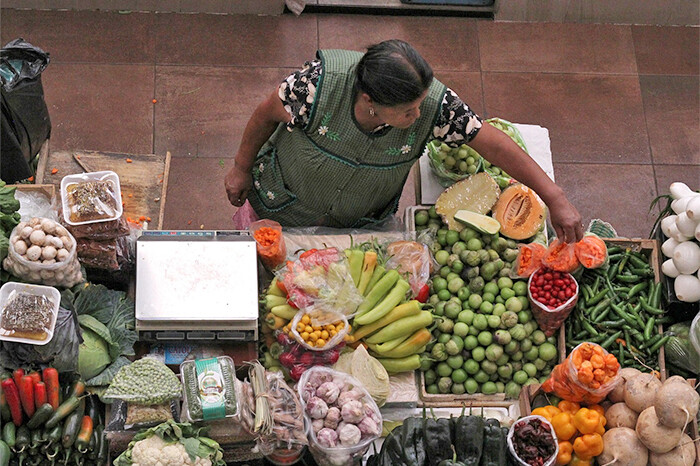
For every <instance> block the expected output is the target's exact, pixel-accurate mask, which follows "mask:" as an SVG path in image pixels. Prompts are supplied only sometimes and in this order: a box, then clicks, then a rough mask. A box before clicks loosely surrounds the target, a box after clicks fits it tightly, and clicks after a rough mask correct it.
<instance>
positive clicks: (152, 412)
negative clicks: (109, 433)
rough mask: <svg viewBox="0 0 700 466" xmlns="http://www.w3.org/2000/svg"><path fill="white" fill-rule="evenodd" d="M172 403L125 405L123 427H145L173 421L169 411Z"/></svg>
mask: <svg viewBox="0 0 700 466" xmlns="http://www.w3.org/2000/svg"><path fill="white" fill-rule="evenodd" d="M171 404H172V403H162V404H159V405H135V404H131V403H127V404H126V420H125V421H124V427H125V428H127V429H128V428H130V427H135V426H139V427H147V426H152V425H156V424H160V423H161V422H166V421H169V420H172V419H173V413H172V412H171V410H170V405H171Z"/></svg>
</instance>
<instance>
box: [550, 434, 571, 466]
mask: <svg viewBox="0 0 700 466" xmlns="http://www.w3.org/2000/svg"><path fill="white" fill-rule="evenodd" d="M573 453H574V446H573V445H572V444H571V442H569V441H567V440H560V441H559V453H557V459H556V462H555V463H554V464H555V465H556V466H565V465H567V464H569V463H570V462H571V456H572V454H573Z"/></svg>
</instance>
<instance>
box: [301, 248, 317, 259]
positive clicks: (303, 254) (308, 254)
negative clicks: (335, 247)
mask: <svg viewBox="0 0 700 466" xmlns="http://www.w3.org/2000/svg"><path fill="white" fill-rule="evenodd" d="M317 252H318V249H316V248H312V249H309V250H308V251H305V252H303V253H302V254H301V255H300V256H299V259H306V258H308V257H309V256H312V255H314V254H316V253H317Z"/></svg>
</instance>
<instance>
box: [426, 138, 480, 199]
mask: <svg viewBox="0 0 700 466" xmlns="http://www.w3.org/2000/svg"><path fill="white" fill-rule="evenodd" d="M441 146H442V143H441V142H440V141H438V140H433V141H431V142H430V143H429V144H428V145H427V146H426V151H427V152H428V162H429V164H430V169H431V170H432V172H433V173H434V174H435V176H436V177H437V180H438V183H440V185H441V186H443V187H445V188H447V187H449V186H450V185H452V184H453V183H455V182H457V181H460V180H464V179H467V178H469V177H470V176H471V175H473V174H474V173H478V172H480V171H483V168H484V164H483V158H482V157H481V156H480V155H479V153H478V152H476V151H475V150H474V149H472V148H471V147H467V149H466V151H467V156H466V157H464V158H462V157H456V158H458V159H459V160H458V161H457V163H461V162H462V161H463V160H464V159H466V158H467V157H472V158H473V159H474V164H473V166H474V167H475V169H473V172H471V173H470V172H466V173H461V172H457V171H454V168H452V169H450V168H448V167H447V165H446V164H445V159H443V158H441V157H440V155H441V152H442V151H441ZM450 149H451V150H450V156H452V157H454V155H452V154H455V155H456V153H457V152H458V151H459V150H460V149H459V148H450Z"/></svg>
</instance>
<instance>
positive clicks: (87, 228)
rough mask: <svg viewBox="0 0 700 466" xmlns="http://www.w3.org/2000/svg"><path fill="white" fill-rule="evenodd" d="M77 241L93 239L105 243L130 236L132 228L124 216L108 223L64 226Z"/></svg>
mask: <svg viewBox="0 0 700 466" xmlns="http://www.w3.org/2000/svg"><path fill="white" fill-rule="evenodd" d="M64 226H65V227H66V228H67V229H68V231H70V232H71V234H72V235H73V237H74V238H75V239H82V238H86V239H91V240H96V241H104V240H108V239H114V238H119V237H120V236H126V235H128V234H129V231H130V228H129V224H128V223H127V221H126V217H125V216H124V215H123V214H122V215H121V216H120V217H119V218H118V219H115V220H108V221H106V222H96V223H86V224H83V225H68V224H65V225H64Z"/></svg>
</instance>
